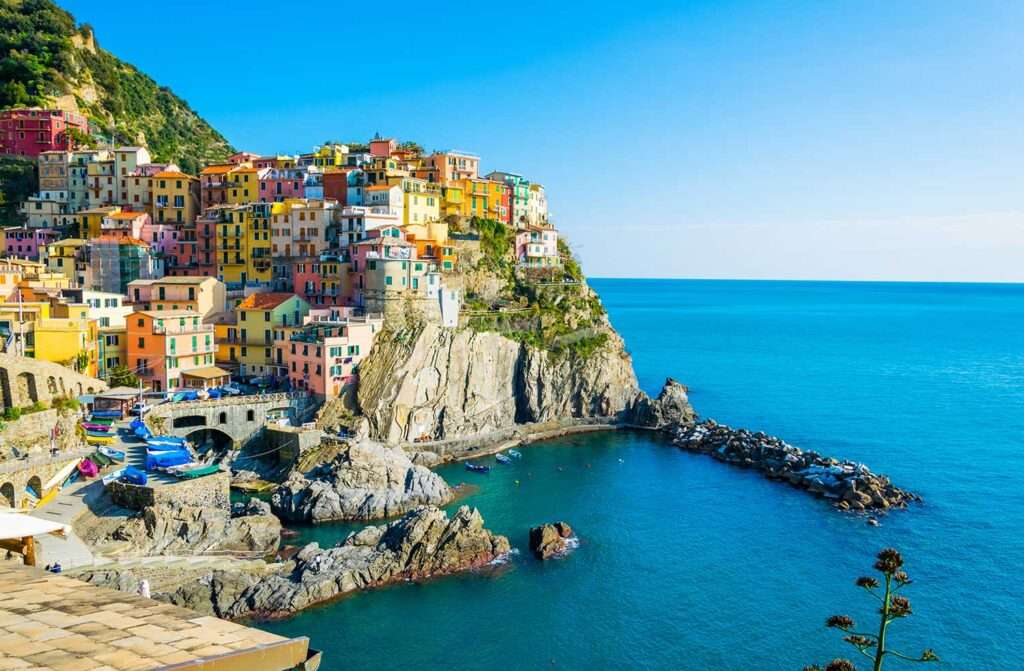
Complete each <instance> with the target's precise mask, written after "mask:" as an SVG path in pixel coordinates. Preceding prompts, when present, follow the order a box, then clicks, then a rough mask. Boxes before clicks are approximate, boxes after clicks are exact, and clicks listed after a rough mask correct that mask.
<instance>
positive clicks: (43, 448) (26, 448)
mask: <svg viewBox="0 0 1024 671" xmlns="http://www.w3.org/2000/svg"><path fill="white" fill-rule="evenodd" d="M78 419H79V414H78V413H77V412H74V411H71V410H66V411H64V412H63V413H61V412H60V411H57V410H43V411H41V412H33V413H31V414H28V415H22V416H21V417H20V418H18V419H16V420H14V421H12V422H0V424H2V426H3V428H2V429H0V460H4V459H11V458H15V457H18V456H22V457H23V456H25V455H28V456H30V457H32V456H39V455H44V454H49V450H50V432H51V431H52V430H53V427H54V426H56V427H59V428H58V435H57V438H56V440H55V441H54V442H53V447H56V448H57V449H58V450H61V451H67V450H73V449H78V448H81V447H85V443H84V441H83V440H82V438H81V437H80V436H79V435H78Z"/></svg>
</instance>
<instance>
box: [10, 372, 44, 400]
mask: <svg viewBox="0 0 1024 671" xmlns="http://www.w3.org/2000/svg"><path fill="white" fill-rule="evenodd" d="M15 385H16V387H17V393H16V394H15V396H17V397H18V399H19V400H18V401H16V403H17V404H18V405H28V404H30V403H35V402H36V401H38V400H39V392H37V391H36V376H35V375H33V374H32V373H30V372H28V371H27V370H25V371H22V372H20V373H18V376H17V378H15Z"/></svg>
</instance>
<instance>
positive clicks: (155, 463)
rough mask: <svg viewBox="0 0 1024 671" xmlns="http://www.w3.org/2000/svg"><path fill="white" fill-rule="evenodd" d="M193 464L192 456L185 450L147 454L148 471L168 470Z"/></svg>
mask: <svg viewBox="0 0 1024 671" xmlns="http://www.w3.org/2000/svg"><path fill="white" fill-rule="evenodd" d="M190 463H192V455H191V454H189V453H188V452H185V451H184V450H177V451H175V452H158V453H155V454H154V453H151V452H147V453H146V470H147V471H151V470H153V469H155V468H167V467H168V466H181V465H182V464H190Z"/></svg>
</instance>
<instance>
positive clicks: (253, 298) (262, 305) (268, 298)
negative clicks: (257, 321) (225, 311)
mask: <svg viewBox="0 0 1024 671" xmlns="http://www.w3.org/2000/svg"><path fill="white" fill-rule="evenodd" d="M294 297H295V294H292V293H286V292H283V291H281V292H278V291H273V292H268V293H259V294H251V295H250V296H248V297H247V298H246V299H245V300H244V301H242V302H241V303H239V304H238V307H239V308H240V309H242V310H272V309H273V308H276V307H277V306H278V305H280V304H281V303H284V302H285V301H286V300H288V299H289V298H294Z"/></svg>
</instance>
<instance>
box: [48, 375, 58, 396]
mask: <svg viewBox="0 0 1024 671" xmlns="http://www.w3.org/2000/svg"><path fill="white" fill-rule="evenodd" d="M46 390H47V391H48V392H50V396H56V395H57V378H55V377H54V376H52V375H48V376H47V377H46Z"/></svg>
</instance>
